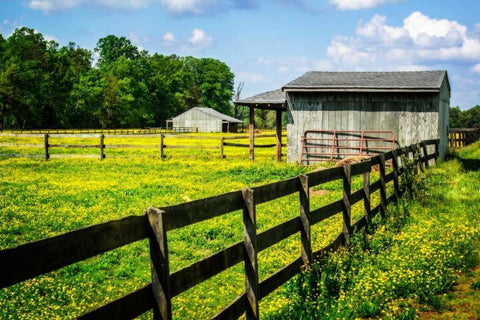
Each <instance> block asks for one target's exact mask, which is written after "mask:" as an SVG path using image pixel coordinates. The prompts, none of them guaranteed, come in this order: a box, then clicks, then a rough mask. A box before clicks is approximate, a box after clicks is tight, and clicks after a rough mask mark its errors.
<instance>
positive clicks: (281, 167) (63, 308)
mask: <svg viewBox="0 0 480 320" xmlns="http://www.w3.org/2000/svg"><path fill="white" fill-rule="evenodd" d="M213 136H214V137H216V136H218V135H215V134H214V135H213ZM9 139H10V140H8V142H9V143H12V141H13V142H14V143H19V142H18V141H19V140H13V138H9ZM25 139H31V138H25ZM68 139H70V138H68ZM119 139H120V138H119ZM132 139H133V138H132ZM147 139H151V138H145V139H140V140H139V139H138V138H135V141H134V143H135V144H141V143H145V144H147V143H150V141H145V140H147ZM20 140H22V139H20ZM265 140H266V139H265ZM119 141H120V140H119ZM167 141H168V140H167ZM188 141H189V143H191V144H195V143H197V144H200V143H204V140H195V139H189V140H188ZM270 141H272V140H270ZM121 142H122V143H125V144H130V143H132V141H128V140H122V141H121ZM236 142H237V141H236ZM22 143H25V141H22ZM27 143H28V142H27ZM32 143H37V142H32ZM66 143H74V142H72V141H71V140H68V141H66ZM75 143H76V142H75ZM106 143H107V142H106ZM167 143H168V142H167ZM178 143H184V140H182V141H181V142H178ZM264 143H271V142H269V141H266V142H264ZM7 149H8V148H7ZM235 149H236V150H235ZM0 150H1V149H0ZM69 150H70V149H69ZM172 150H173V149H172ZM238 150H239V149H238V148H232V149H231V150H228V149H227V152H226V153H227V158H226V159H220V158H219V157H217V156H216V155H213V156H212V154H208V153H204V154H199V155H197V156H196V157H194V158H192V157H187V156H182V154H171V156H168V153H167V152H168V151H166V154H167V159H166V160H163V161H162V160H161V159H159V157H158V156H155V154H157V155H158V150H150V151H152V152H153V154H152V155H146V156H143V157H131V158H130V157H117V158H109V157H108V153H107V152H109V151H108V149H107V150H106V153H107V158H106V159H105V160H104V161H99V160H98V159H82V158H79V159H76V158H71V159H70V158H65V159H63V158H62V159H55V158H54V159H51V160H50V161H44V160H42V159H25V158H1V159H0V167H1V170H0V180H1V181H2V183H1V185H0V248H1V249H5V248H11V247H14V246H16V245H19V244H23V243H26V242H29V241H34V240H38V239H42V238H46V237H51V236H54V235H58V234H61V233H64V232H67V231H70V230H74V229H78V228H82V227H85V226H89V225H93V224H97V223H101V222H106V221H110V220H114V219H119V218H122V217H125V216H129V215H140V214H142V213H143V212H144V211H145V210H146V209H147V208H148V207H149V206H158V207H162V206H167V205H171V204H176V203H181V202H185V201H190V200H195V199H200V198H204V197H208V196H213V195H218V194H221V193H224V192H229V191H233V190H239V189H241V188H242V187H245V186H255V185H260V184H264V183H267V182H273V181H278V180H282V179H286V178H289V177H292V176H296V175H298V174H301V173H305V172H307V171H308V170H312V169H313V168H306V167H300V166H298V165H294V164H286V163H285V162H283V163H275V162H274V161H273V158H274V152H275V151H274V148H269V149H259V151H258V153H257V155H259V157H258V158H257V160H256V161H255V162H254V163H252V162H250V161H249V160H248V149H241V152H242V153H241V154H235V152H238ZM80 151H83V150H80ZM132 151H139V152H140V151H141V150H140V149H139V150H136V149H135V150H132V149H128V150H126V151H125V152H128V154H127V155H131V154H132ZM174 151H176V150H173V151H172V152H174ZM213 151H214V152H218V150H213ZM5 152H6V151H5V149H4V150H2V152H0V153H5ZM209 152H210V151H209ZM229 152H231V154H229ZM243 152H245V154H243ZM39 153H41V149H40V152H39ZM375 177H376V178H378V174H376V173H372V181H374V179H375ZM358 178H359V179H354V180H353V188H352V189H353V191H355V190H357V189H359V188H361V186H362V184H361V179H360V177H358ZM341 198H342V191H341V181H336V182H332V183H328V184H325V185H322V186H321V187H317V188H315V189H314V190H313V192H312V208H315V207H320V206H321V205H324V204H327V203H330V202H333V201H335V200H339V199H341ZM377 203H378V196H377V197H374V198H373V203H372V205H376V204H377ZM362 211H363V204H362V203H359V204H358V205H355V206H353V212H354V218H358V217H359V216H360V215H361V214H362ZM298 215H299V207H298V195H295V194H294V195H292V196H287V197H284V198H281V199H278V200H275V201H272V202H269V203H265V204H262V205H259V206H258V207H257V224H258V227H259V232H261V231H263V230H266V229H268V228H271V227H273V226H275V225H278V224H280V223H281V222H284V221H286V220H288V219H290V218H293V217H295V216H298ZM242 228H243V227H242V216H241V212H233V213H230V214H227V215H224V216H221V217H218V218H215V219H213V220H209V221H206V222H202V223H198V224H195V225H192V226H189V227H186V228H183V229H179V230H175V231H172V232H169V234H168V237H169V252H170V264H171V271H172V272H173V271H175V270H178V269H180V268H182V267H185V266H187V265H189V264H191V263H192V262H195V261H198V260H200V259H202V258H205V257H207V256H208V255H210V254H211V253H214V252H216V251H218V250H220V249H223V248H225V247H226V246H228V245H230V244H233V243H235V242H238V241H241V240H242V239H243V233H242V232H243V231H242ZM341 230H342V221H341V215H336V216H334V217H332V218H330V219H328V220H326V221H324V222H322V223H320V224H318V225H315V226H314V227H313V228H312V237H313V240H314V242H313V243H314V250H318V249H320V248H322V247H323V246H325V245H326V244H328V243H329V242H330V241H332V240H333V239H334V237H335V236H336V235H337V234H338V233H339V232H341ZM299 255H300V236H299V235H294V236H292V237H290V238H288V239H286V240H284V241H282V242H280V243H279V244H277V245H275V246H273V247H271V248H269V249H267V250H265V251H262V252H261V253H260V254H259V257H258V259H259V270H260V280H262V279H264V278H266V277H267V276H269V275H270V274H272V273H273V272H275V271H277V270H278V269H280V268H281V267H282V266H285V265H287V264H288V263H289V262H291V261H293V260H294V259H295V258H296V257H298V256H299ZM148 282H150V265H149V251H148V242H147V241H140V242H137V243H134V244H131V245H127V246H125V247H122V248H119V249H116V250H113V251H111V252H108V253H105V254H102V255H100V256H98V257H95V258H91V259H88V260H86V261H83V262H80V263H76V264H74V265H71V266H69V267H65V268H62V269H60V270H58V271H55V272H51V273H48V274H46V275H43V276H40V277H37V278H35V279H32V280H28V281H26V282H24V283H20V284H17V285H14V286H12V287H9V288H6V289H3V290H0V319H19V318H21V319H47V318H48V319H51V318H71V317H74V316H76V315H80V314H82V313H83V312H86V311H88V310H92V309H94V308H96V307H98V306H100V305H103V304H105V303H107V302H108V301H112V300H114V299H116V298H119V297H121V296H122V295H124V294H126V293H128V292H131V291H133V290H135V289H138V288H140V287H142V286H143V285H145V284H146V283H148ZM243 289H244V276H243V264H242V263H240V264H238V265H236V266H234V267H233V268H231V269H229V270H227V271H225V272H223V273H221V274H219V275H218V276H215V277H213V278H212V279H210V280H208V281H206V282H204V283H202V284H201V285H199V286H196V287H194V288H192V289H190V290H188V291H186V292H185V293H183V294H181V295H179V296H178V297H176V298H174V300H173V313H174V318H176V319H198V318H208V317H210V316H213V315H214V314H215V313H216V312H218V311H219V310H221V309H222V308H223V307H224V306H226V305H228V304H229V303H230V302H231V301H232V300H233V299H234V298H235V297H236V296H237V295H238V294H240V293H241V292H242V291H243ZM284 292H285V287H283V288H281V289H280V290H279V291H278V292H276V293H274V294H272V295H271V296H270V297H268V298H266V299H265V301H264V302H262V303H261V313H262V314H268V313H271V312H273V311H275V310H277V309H278V308H279V307H281V306H283V305H284V304H285V303H286V301H287V299H286V297H285V294H284ZM144 317H147V318H148V317H149V315H148V314H147V315H145V316H144Z"/></svg>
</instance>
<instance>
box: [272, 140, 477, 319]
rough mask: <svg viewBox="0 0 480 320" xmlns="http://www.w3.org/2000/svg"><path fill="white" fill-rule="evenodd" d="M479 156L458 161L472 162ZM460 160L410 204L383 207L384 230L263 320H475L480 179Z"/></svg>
mask: <svg viewBox="0 0 480 320" xmlns="http://www.w3.org/2000/svg"><path fill="white" fill-rule="evenodd" d="M478 150H480V142H477V143H476V144H474V145H472V146H469V147H468V148H465V149H464V150H461V151H460V152H459V155H460V156H465V157H467V156H468V157H469V158H470V159H477V160H478V159H480V157H478ZM460 160H461V159H460ZM460 160H457V159H455V160H451V161H448V162H445V163H442V164H440V165H439V166H437V167H434V168H431V169H429V170H427V171H426V172H425V174H423V175H420V177H419V178H418V179H416V181H415V182H414V185H415V186H416V188H417V189H418V193H416V194H415V196H414V198H413V199H402V201H401V202H400V203H399V205H398V206H392V205H391V206H389V211H390V214H389V219H388V221H387V223H385V224H383V223H382V224H379V225H378V226H377V230H376V232H375V233H374V234H372V235H367V236H366V237H364V236H362V235H359V236H357V237H356V238H355V239H354V245H353V246H352V248H351V250H350V251H343V252H339V253H336V254H334V255H333V256H332V257H330V258H329V259H328V260H327V261H322V262H318V263H317V264H314V266H313V267H311V268H310V269H309V270H308V271H307V272H306V273H305V274H303V275H302V276H301V277H299V278H297V280H296V282H293V283H291V284H290V286H289V290H288V294H289V297H290V303H289V304H288V307H285V308H283V309H279V311H277V313H276V314H274V315H270V316H269V317H268V318H269V319H339V318H342V319H357V318H369V319H370V318H382V319H415V318H416V317H418V316H420V318H425V319H429V318H432V319H440V318H443V319H479V317H480V308H479V304H478V297H479V293H478V288H480V285H479V284H480V278H479V274H480V273H479V272H478V267H476V266H478V263H479V259H480V257H479V253H480V188H479V185H480V171H478V170H477V171H475V170H473V171H470V170H468V168H465V167H464V166H463V165H462V162H461V161H460ZM475 267H476V268H475ZM472 268H473V270H472ZM459 279H460V280H459ZM459 281H460V286H459V287H458V288H456V287H455V286H456V284H457V283H459ZM465 283H467V284H468V286H470V287H471V290H470V291H468V290H466V289H465ZM474 284H476V285H474ZM453 289H455V291H454V292H453V293H450V291H451V290H453ZM456 292H457V293H456ZM458 292H459V293H458ZM456 308H458V310H456ZM443 313H444V314H445V316H442V314H443Z"/></svg>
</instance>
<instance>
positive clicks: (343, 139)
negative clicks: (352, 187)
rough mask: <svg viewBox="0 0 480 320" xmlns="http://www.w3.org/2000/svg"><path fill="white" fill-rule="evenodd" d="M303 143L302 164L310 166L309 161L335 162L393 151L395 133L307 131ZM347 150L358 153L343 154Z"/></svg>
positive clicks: (378, 131) (375, 131)
mask: <svg viewBox="0 0 480 320" xmlns="http://www.w3.org/2000/svg"><path fill="white" fill-rule="evenodd" d="M327 136H328V137H327ZM301 142H302V143H301V148H302V151H301V155H300V163H301V164H302V163H303V162H305V161H307V164H308V162H309V161H325V160H327V159H329V160H330V161H333V160H334V159H340V158H342V157H345V156H363V155H374V154H378V153H380V152H384V150H393V149H394V148H395V133H394V132H393V131H390V130H307V131H305V133H304V134H303V136H302V141H301ZM369 144H370V145H369ZM372 144H374V146H372ZM346 150H356V151H355V152H353V151H351V152H342V151H346Z"/></svg>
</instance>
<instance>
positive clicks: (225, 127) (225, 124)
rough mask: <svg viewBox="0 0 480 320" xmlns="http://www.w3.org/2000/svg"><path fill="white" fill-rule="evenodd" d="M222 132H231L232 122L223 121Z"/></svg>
mask: <svg viewBox="0 0 480 320" xmlns="http://www.w3.org/2000/svg"><path fill="white" fill-rule="evenodd" d="M222 132H230V123H229V122H228V121H223V122H222Z"/></svg>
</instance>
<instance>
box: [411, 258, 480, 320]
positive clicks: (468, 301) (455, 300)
mask: <svg viewBox="0 0 480 320" xmlns="http://www.w3.org/2000/svg"><path fill="white" fill-rule="evenodd" d="M478 281H480V265H479V266H476V267H475V268H473V269H472V270H471V272H468V273H465V274H461V275H460V277H459V279H458V285H456V286H455V288H454V289H453V291H452V292H450V293H448V294H447V295H445V298H446V300H447V307H448V309H449V310H448V311H445V312H441V313H440V312H435V311H419V312H418V313H417V314H418V316H419V318H420V319H480V289H474V288H472V283H474V282H478ZM417 310H418V309H417Z"/></svg>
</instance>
